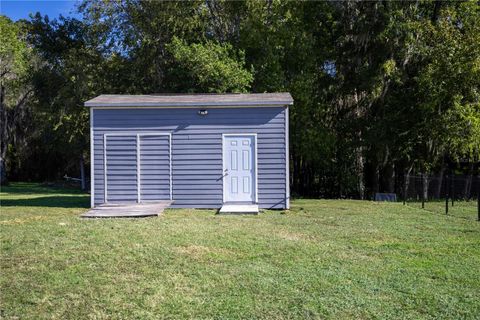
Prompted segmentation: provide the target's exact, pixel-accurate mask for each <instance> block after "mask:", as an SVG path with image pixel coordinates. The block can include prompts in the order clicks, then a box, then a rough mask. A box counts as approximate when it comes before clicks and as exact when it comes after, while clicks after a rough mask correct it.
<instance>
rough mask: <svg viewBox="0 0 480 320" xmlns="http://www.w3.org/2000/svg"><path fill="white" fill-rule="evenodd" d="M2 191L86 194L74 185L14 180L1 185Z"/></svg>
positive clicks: (12, 192)
mask: <svg viewBox="0 0 480 320" xmlns="http://www.w3.org/2000/svg"><path fill="white" fill-rule="evenodd" d="M1 191H2V192H4V193H10V194H39V193H44V194H51V193H63V194H65V193H67V194H75V195H77V194H85V193H84V192H83V191H82V190H79V189H78V188H72V187H61V186H58V185H54V186H49V185H46V184H40V183H35V182H12V183H10V184H8V185H6V186H1Z"/></svg>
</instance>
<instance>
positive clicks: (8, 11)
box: [0, 0, 79, 21]
mask: <svg viewBox="0 0 480 320" xmlns="http://www.w3.org/2000/svg"><path fill="white" fill-rule="evenodd" d="M77 3H78V1H76V0H63V1H49V0H36V1H23V0H16V1H12V0H0V12H1V14H3V15H6V16H7V17H9V18H10V19H12V20H13V21H17V20H19V19H28V16H29V14H30V13H36V12H37V11H39V12H40V13H41V14H42V15H48V17H49V18H50V19H54V18H58V16H59V15H60V14H61V15H63V16H76V17H79V15H78V14H75V13H74V11H75V5H76V4H77Z"/></svg>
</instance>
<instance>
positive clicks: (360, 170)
mask: <svg viewBox="0 0 480 320" xmlns="http://www.w3.org/2000/svg"><path fill="white" fill-rule="evenodd" d="M355 156H356V172H357V179H358V196H359V198H360V200H363V199H365V181H364V167H365V159H364V157H363V148H362V147H358V148H356V150H355Z"/></svg>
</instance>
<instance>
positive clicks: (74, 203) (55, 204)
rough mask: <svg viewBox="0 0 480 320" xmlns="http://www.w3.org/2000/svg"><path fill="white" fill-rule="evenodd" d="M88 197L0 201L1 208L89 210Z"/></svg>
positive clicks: (48, 197)
mask: <svg viewBox="0 0 480 320" xmlns="http://www.w3.org/2000/svg"><path fill="white" fill-rule="evenodd" d="M89 198H90V197H89V196H88V195H73V196H46V197H36V198H27V199H6V200H3V199H2V200H0V206H1V207H49V208H89V207H90V203H89Z"/></svg>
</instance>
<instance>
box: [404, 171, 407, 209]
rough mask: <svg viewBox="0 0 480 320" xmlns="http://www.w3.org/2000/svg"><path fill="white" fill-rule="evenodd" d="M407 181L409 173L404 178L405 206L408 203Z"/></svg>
mask: <svg viewBox="0 0 480 320" xmlns="http://www.w3.org/2000/svg"><path fill="white" fill-rule="evenodd" d="M407 179H408V173H407V174H405V175H404V178H403V205H405V202H406V201H407Z"/></svg>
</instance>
